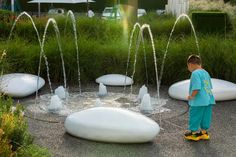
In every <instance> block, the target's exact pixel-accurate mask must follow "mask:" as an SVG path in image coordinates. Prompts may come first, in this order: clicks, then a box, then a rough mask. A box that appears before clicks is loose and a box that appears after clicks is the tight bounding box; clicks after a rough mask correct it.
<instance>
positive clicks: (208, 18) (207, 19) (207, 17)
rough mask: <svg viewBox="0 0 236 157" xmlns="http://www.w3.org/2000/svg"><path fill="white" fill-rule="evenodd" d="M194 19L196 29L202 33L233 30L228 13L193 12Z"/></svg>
mask: <svg viewBox="0 0 236 157" xmlns="http://www.w3.org/2000/svg"><path fill="white" fill-rule="evenodd" d="M192 20H193V24H194V26H195V29H196V31H198V32H201V33H219V34H221V33H223V34H225V33H226V32H228V31H231V30H232V24H231V22H230V20H229V17H228V15H227V13H223V12H192Z"/></svg>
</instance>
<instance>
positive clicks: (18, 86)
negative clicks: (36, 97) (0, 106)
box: [0, 73, 45, 98]
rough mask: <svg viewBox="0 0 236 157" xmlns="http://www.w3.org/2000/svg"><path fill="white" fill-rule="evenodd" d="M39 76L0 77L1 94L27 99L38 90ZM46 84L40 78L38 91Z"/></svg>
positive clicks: (20, 74)
mask: <svg viewBox="0 0 236 157" xmlns="http://www.w3.org/2000/svg"><path fill="white" fill-rule="evenodd" d="M37 78H38V77H37V76H35V75H31V74H24V73H12V74H6V75H3V76H1V77H0V92H1V93H5V94H6V95H9V96H12V97H18V98H20V97H26V96H29V95H31V94H33V93H34V92H36V90H37ZM44 84H45V81H44V79H43V78H41V77H39V86H38V89H40V88H42V87H43V86H44Z"/></svg>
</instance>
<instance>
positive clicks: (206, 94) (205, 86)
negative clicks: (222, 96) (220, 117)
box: [189, 69, 215, 106]
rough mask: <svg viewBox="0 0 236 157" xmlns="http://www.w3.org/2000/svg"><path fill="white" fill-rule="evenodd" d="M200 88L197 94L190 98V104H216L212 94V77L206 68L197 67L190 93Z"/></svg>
mask: <svg viewBox="0 0 236 157" xmlns="http://www.w3.org/2000/svg"><path fill="white" fill-rule="evenodd" d="M194 90H198V93H197V95H196V96H195V97H194V98H193V99H191V100H189V105H190V106H208V105H213V104H215V98H214V96H213V94H212V91H211V90H212V83H211V77H210V75H209V74H208V72H207V71H205V70H204V69H197V70H194V71H193V72H192V75H191V79H190V87H189V95H191V94H192V92H193V91H194Z"/></svg>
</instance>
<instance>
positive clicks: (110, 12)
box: [102, 7, 121, 19]
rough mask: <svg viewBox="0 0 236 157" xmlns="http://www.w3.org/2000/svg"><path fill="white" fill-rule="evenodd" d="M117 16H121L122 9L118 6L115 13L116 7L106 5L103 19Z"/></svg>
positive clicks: (118, 17)
mask: <svg viewBox="0 0 236 157" xmlns="http://www.w3.org/2000/svg"><path fill="white" fill-rule="evenodd" d="M115 16H116V19H120V18H121V11H120V9H119V8H118V9H117V11H116V15H115V8H114V7H105V9H104V10H103V12H102V19H114V18H115Z"/></svg>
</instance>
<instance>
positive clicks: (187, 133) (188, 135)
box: [184, 131, 201, 141]
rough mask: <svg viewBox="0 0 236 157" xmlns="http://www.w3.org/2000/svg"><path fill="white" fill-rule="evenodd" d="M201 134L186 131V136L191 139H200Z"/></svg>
mask: <svg viewBox="0 0 236 157" xmlns="http://www.w3.org/2000/svg"><path fill="white" fill-rule="evenodd" d="M200 136H201V134H200V133H198V132H192V131H186V132H185V133H184V138H185V139H186V140H191V141H199V140H200Z"/></svg>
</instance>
